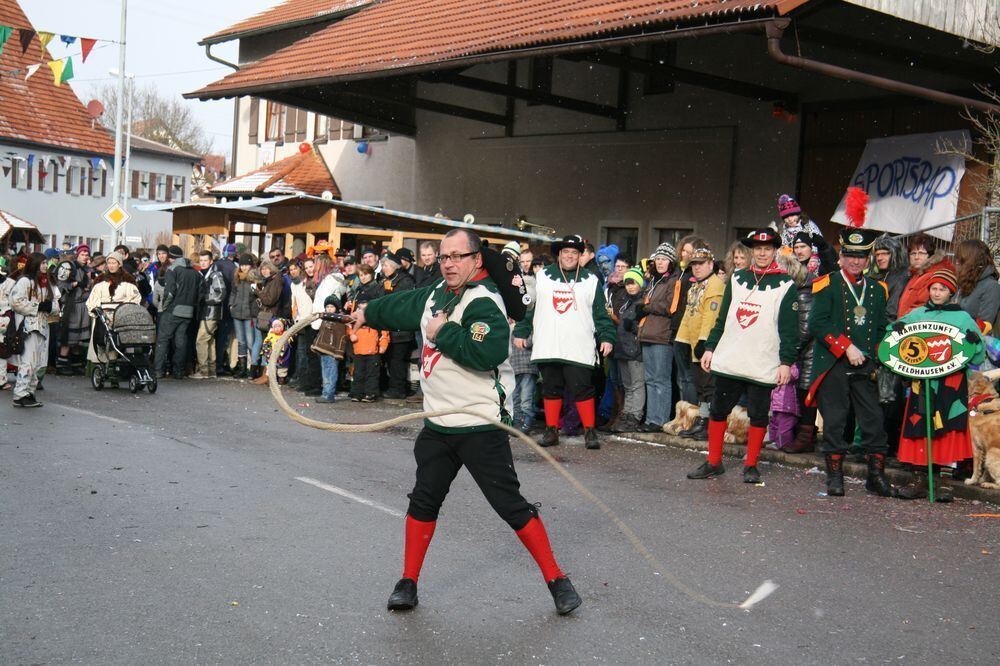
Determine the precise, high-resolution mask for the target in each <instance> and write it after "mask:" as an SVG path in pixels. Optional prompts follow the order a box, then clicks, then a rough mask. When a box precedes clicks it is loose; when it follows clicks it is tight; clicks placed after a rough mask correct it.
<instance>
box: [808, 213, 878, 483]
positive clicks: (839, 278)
mask: <svg viewBox="0 0 1000 666" xmlns="http://www.w3.org/2000/svg"><path fill="white" fill-rule="evenodd" d="M877 235H878V234H877V233H876V232H874V231H871V230H869V229H856V228H853V227H847V228H845V229H843V230H842V231H841V232H840V245H841V250H840V267H841V268H840V270H839V271H836V272H834V273H830V274H829V275H824V276H823V277H821V278H819V279H818V280H816V281H815V282H814V283H813V303H812V309H811V310H810V311H809V331H810V332H811V333H812V334H813V337H814V339H815V343H814V344H815V353H814V357H813V370H812V372H813V374H812V385H811V386H810V388H809V395H808V396H807V397H806V404H818V405H819V413H820V414H821V415H822V416H823V442H822V444H821V446H820V449H821V450H822V451H823V453H824V454H825V455H826V488H827V494H828V495H831V496H841V495H843V494H844V468H843V463H844V455H845V453H846V452H847V450H848V448H849V446H850V442H848V441H847V439H846V438H845V436H844V429H845V427H846V425H847V416H848V412H849V410H850V409H851V408H852V407H853V408H854V419H855V422H856V423H857V425H858V427H860V428H861V448H862V450H863V451H864V452H865V454H866V457H867V460H868V480H867V482H866V483H865V488H866V489H867V490H868V491H870V492H873V493H875V494H876V495H881V496H882V497H889V496H891V495H892V486H890V485H889V482H888V481H886V479H885V453H886V450H887V448H888V447H887V445H886V434H885V428H884V427H883V422H882V408H881V405H880V404H879V397H878V383H877V381H876V379H875V370H876V369H877V367H878V361H877V359H878V355H877V353H876V349H877V347H878V343H879V341H880V340H881V339H882V336H883V334H884V333H885V327H886V323H887V320H886V312H885V311H886V304H887V302H888V288H887V287H886V286H885V283H882V282H879V281H877V280H874V279H872V278H870V277H867V276H866V275H865V269H866V268H867V267H868V261H869V257H870V255H871V251H872V248H873V247H874V246H875V238H876V236H877ZM845 398H846V399H845Z"/></svg>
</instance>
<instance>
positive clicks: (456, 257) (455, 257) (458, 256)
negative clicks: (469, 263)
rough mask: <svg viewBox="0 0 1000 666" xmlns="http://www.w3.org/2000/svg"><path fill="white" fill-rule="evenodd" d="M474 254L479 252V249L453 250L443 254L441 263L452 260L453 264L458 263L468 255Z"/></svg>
mask: <svg viewBox="0 0 1000 666" xmlns="http://www.w3.org/2000/svg"><path fill="white" fill-rule="evenodd" d="M474 254H479V252H478V251H477V252H452V253H451V254H442V255H441V263H442V264H444V263H447V262H449V261H450V262H451V263H453V264H457V263H458V262H460V261H462V259H465V258H466V257H471V256H472V255H474Z"/></svg>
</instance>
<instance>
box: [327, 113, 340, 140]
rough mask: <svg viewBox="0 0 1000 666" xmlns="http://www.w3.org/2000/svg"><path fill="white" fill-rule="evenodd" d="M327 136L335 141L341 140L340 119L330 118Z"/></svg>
mask: <svg viewBox="0 0 1000 666" xmlns="http://www.w3.org/2000/svg"><path fill="white" fill-rule="evenodd" d="M326 135H327V138H329V139H331V140H333V141H339V140H340V121H339V120H338V119H336V118H330V125H329V128H328V129H327V133H326Z"/></svg>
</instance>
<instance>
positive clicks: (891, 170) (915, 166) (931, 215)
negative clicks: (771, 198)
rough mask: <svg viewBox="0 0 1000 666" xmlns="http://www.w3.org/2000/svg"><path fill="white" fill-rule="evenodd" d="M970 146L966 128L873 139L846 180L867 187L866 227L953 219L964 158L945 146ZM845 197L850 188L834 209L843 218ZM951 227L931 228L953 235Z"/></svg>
mask: <svg viewBox="0 0 1000 666" xmlns="http://www.w3.org/2000/svg"><path fill="white" fill-rule="evenodd" d="M970 146H971V142H970V137H969V132H968V131H965V130H961V131H956V132H936V133H934V134H909V135H906V136H893V137H889V138H886V139H869V141H868V143H867V145H866V146H865V152H864V153H863V154H862V155H861V161H860V162H859V163H858V168H857V169H856V170H855V172H854V175H853V176H852V177H851V180H850V182H849V183H847V185H848V186H855V187H860V188H861V189H863V190H864V191H865V192H867V193H868V197H869V201H868V216H867V218H866V221H865V227H866V228H868V229H878V230H880V231H891V232H892V233H896V234H908V233H913V232H916V231H920V230H921V229H926V228H928V227H932V226H934V225H936V224H942V223H944V222H948V221H950V220H953V219H955V211H956V210H957V209H958V188H959V184H960V183H961V182H962V176H964V175H965V159H964V158H963V157H961V156H959V155H952V154H942V152H943V150H944V149H945V148H946V147H950V148H953V149H955V150H962V151H967V150H968V149H969V147H970ZM844 190H845V192H846V190H847V187H845V188H844ZM845 201H846V193H845V195H844V198H842V199H841V200H840V205H838V206H837V211H836V212H835V213H834V214H833V218H832V219H833V221H834V222H837V223H839V224H847V215H846V214H845V208H844V207H845ZM953 231H954V228H953V227H951V226H949V227H944V228H943V229H936V230H934V231H931V232H928V233H930V234H931V235H932V236H936V237H938V238H941V239H943V240H948V241H950V240H951V235H952V232H953Z"/></svg>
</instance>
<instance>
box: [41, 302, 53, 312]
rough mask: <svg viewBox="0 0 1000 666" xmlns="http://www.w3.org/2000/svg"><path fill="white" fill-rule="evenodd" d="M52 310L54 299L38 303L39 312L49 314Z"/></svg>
mask: <svg viewBox="0 0 1000 666" xmlns="http://www.w3.org/2000/svg"><path fill="white" fill-rule="evenodd" d="M50 312H52V301H50V300H49V301H42V302H41V303H39V304H38V313H39V314H42V313H45V314H48V313H50Z"/></svg>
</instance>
